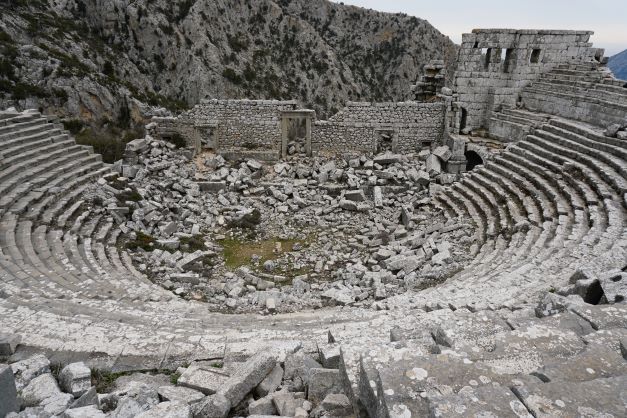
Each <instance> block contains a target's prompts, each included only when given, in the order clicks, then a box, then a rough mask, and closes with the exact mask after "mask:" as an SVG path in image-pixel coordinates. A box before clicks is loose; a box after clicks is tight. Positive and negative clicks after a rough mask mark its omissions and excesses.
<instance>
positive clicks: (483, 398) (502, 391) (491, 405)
mask: <svg viewBox="0 0 627 418" xmlns="http://www.w3.org/2000/svg"><path fill="white" fill-rule="evenodd" d="M429 411H430V413H431V415H429V416H431V417H434V418H451V417H514V416H515V417H519V418H532V417H533V416H532V415H531V414H530V413H529V411H528V410H527V408H525V405H523V404H522V402H520V400H519V399H518V398H517V397H516V395H514V393H512V391H511V390H510V389H509V388H507V387H504V386H500V385H486V386H481V387H478V388H473V387H471V386H466V387H464V388H462V389H461V390H460V391H459V393H457V394H450V395H445V396H442V397H441V398H437V397H436V398H434V399H432V400H430V401H429Z"/></svg>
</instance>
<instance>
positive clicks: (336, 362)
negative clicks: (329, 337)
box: [318, 344, 340, 369]
mask: <svg viewBox="0 0 627 418" xmlns="http://www.w3.org/2000/svg"><path fill="white" fill-rule="evenodd" d="M318 353H319V355H320V363H322V367H324V368H325V369H337V368H339V367H340V346H339V344H329V345H326V346H323V347H318Z"/></svg>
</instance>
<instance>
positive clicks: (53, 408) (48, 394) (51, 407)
mask: <svg viewBox="0 0 627 418" xmlns="http://www.w3.org/2000/svg"><path fill="white" fill-rule="evenodd" d="M20 397H21V399H22V404H23V405H24V406H41V407H43V408H44V411H46V412H48V413H50V414H51V415H58V414H61V413H62V412H63V411H65V410H66V409H67V408H68V407H69V406H70V404H71V403H72V401H73V400H74V397H73V396H72V395H70V394H68V393H63V392H61V390H60V389H59V386H58V385H57V381H56V380H55V378H54V377H53V376H52V375H51V374H50V373H45V374H42V375H40V376H37V377H35V378H34V379H33V380H31V381H30V383H29V384H28V385H27V386H26V387H25V388H24V389H23V390H22V392H21V395H20Z"/></svg>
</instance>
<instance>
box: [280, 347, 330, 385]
mask: <svg viewBox="0 0 627 418" xmlns="http://www.w3.org/2000/svg"><path fill="white" fill-rule="evenodd" d="M319 368H322V366H321V365H320V363H318V362H317V361H315V360H314V359H312V358H311V357H309V356H308V355H307V354H305V353H303V352H302V351H299V352H296V353H294V354H289V355H288V356H287V357H286V359H285V375H284V378H285V379H286V380H291V381H293V382H294V384H295V386H296V389H297V390H299V389H302V388H303V387H304V386H306V385H307V384H309V376H310V374H311V373H310V371H311V370H312V369H319Z"/></svg>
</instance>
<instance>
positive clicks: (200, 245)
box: [179, 235, 207, 253]
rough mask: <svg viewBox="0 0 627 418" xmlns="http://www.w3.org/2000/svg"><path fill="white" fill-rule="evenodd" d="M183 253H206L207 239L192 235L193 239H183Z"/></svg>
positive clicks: (181, 240) (181, 239) (181, 241)
mask: <svg viewBox="0 0 627 418" xmlns="http://www.w3.org/2000/svg"><path fill="white" fill-rule="evenodd" d="M179 241H180V243H181V251H185V252H189V253H193V252H196V251H205V250H206V249H207V247H206V246H205V237H203V236H202V235H192V236H191V237H181V238H180V239H179Z"/></svg>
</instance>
